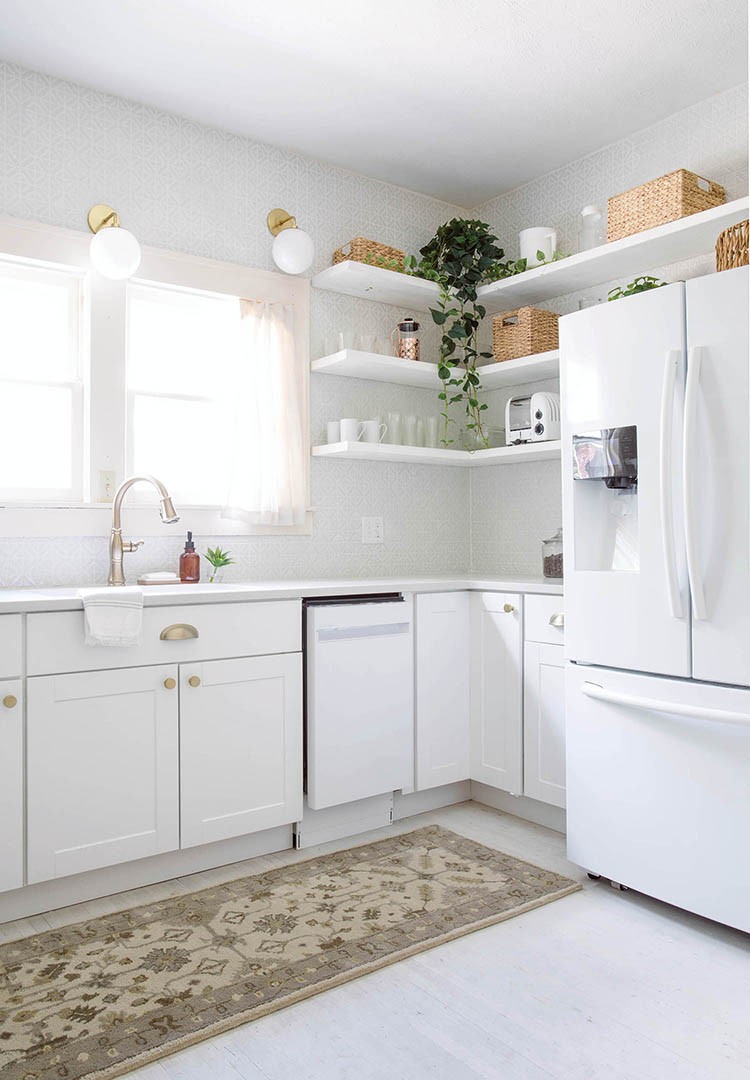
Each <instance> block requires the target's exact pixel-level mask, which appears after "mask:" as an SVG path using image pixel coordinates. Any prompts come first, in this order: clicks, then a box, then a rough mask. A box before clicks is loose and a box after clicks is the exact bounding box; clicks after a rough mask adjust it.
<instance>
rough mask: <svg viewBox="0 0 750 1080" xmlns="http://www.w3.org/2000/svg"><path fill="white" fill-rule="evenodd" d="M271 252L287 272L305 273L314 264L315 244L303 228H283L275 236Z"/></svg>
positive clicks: (279, 265) (280, 268) (280, 266)
mask: <svg viewBox="0 0 750 1080" xmlns="http://www.w3.org/2000/svg"><path fill="white" fill-rule="evenodd" d="M271 254H272V256H273V261H274V262H275V263H276V265H277V266H278V268H279V270H283V271H284V273H285V274H304V272H305V270H309V269H310V267H311V266H312V261H313V257H314V255H315V245H314V244H313V242H312V237H311V236H310V234H309V233H306V232H304V231H303V230H302V229H282V231H281V232H280V233H279V235H278V236H276V237H275V238H274V241H273V246H272V248H271Z"/></svg>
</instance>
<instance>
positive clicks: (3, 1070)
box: [0, 826, 580, 1080]
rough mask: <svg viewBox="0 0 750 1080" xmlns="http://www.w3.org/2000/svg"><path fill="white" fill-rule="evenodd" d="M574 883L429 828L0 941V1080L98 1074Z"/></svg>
mask: <svg viewBox="0 0 750 1080" xmlns="http://www.w3.org/2000/svg"><path fill="white" fill-rule="evenodd" d="M578 888H580V886H579V885H578V884H577V883H576V882H574V881H571V880H570V879H568V878H564V877H561V876H560V875H559V874H555V873H552V872H551V871H549V870H542V869H540V868H539V867H536V866H532V865H530V864H529V863H525V862H521V861H520V860H518V859H515V858H513V857H512V856H510V855H504V854H502V853H501V852H498V851H494V850H492V849H490V848H487V847H484V846H483V845H481V844H477V843H474V842H473V841H471V840H468V839H466V838H465V837H463V836H458V835H457V834H455V833H453V832H450V831H449V830H447V829H443V828H441V827H439V826H430V827H428V828H423V829H418V830H416V831H414V832H410V833H406V834H404V835H401V836H394V837H389V838H387V839H385V840H378V841H375V842H374V843H371V844H367V845H365V846H363V847H356V848H352V849H349V850H347V851H341V852H336V853H335V854H332V855H323V856H319V857H317V858H313V859H309V860H307V861H305V862H298V863H293V864H291V865H289V866H284V867H279V868H277V869H273V870H270V871H267V872H266V873H263V874H259V875H257V876H253V877H245V878H242V879H240V880H237V881H230V882H228V883H226V884H223V885H219V886H215V887H213V888H208V889H204V890H202V891H200V892H195V893H189V894H187V895H185V896H181V897H177V898H175V899H171V900H163V901H160V902H158V903H155V904H148V905H145V906H143V907H138V908H134V909H132V910H130V911H124V912H121V913H119V914H116V915H110V916H105V917H101V918H98V919H94V920H92V921H90V922H83V923H78V924H76V925H75V926H69V927H65V928H63V929H61V930H51V931H47V932H46V933H42V934H37V935H35V936H33V937H29V938H25V939H22V940H21V941H17V942H12V943H9V944H6V945H3V946H0V1080H82V1078H93V1077H96V1078H97V1080H103V1078H105V1077H106V1078H109V1077H114V1076H120V1075H122V1074H123V1073H126V1072H129V1071H130V1070H131V1069H134V1068H136V1067H138V1066H140V1065H143V1064H145V1063H147V1062H149V1061H153V1060H155V1059H157V1058H159V1057H164V1056H165V1055H167V1054H169V1053H172V1052H174V1051H175V1050H178V1049H180V1048H182V1047H184V1046H188V1045H190V1044H192V1043H195V1042H198V1041H200V1040H201V1039H203V1038H207V1037H208V1036H210V1035H213V1034H217V1033H219V1032H221V1031H226V1030H228V1029H229V1028H232V1027H235V1026H237V1025H239V1024H241V1023H244V1022H246V1021H248V1020H251V1019H253V1017H256V1016H261V1015H264V1014H265V1013H268V1012H271V1011H273V1010H274V1009H278V1008H282V1007H283V1006H284V1005H289V1004H292V1003H293V1002H294V1001H299V1000H301V999H302V998H305V997H309V996H310V995H311V994H314V993H318V992H319V991H321V990H324V989H326V988H328V987H331V986H335V985H338V984H339V983H342V982H345V981H347V980H348V979H352V978H356V976H357V975H361V974H364V973H365V972H367V971H372V970H375V969H376V968H379V967H383V966H385V965H386V964H389V963H393V962H394V961H396V960H399V959H402V958H404V957H406V956H410V955H413V954H414V953H417V952H421V951H423V950H424V949H427V948H430V947H432V946H434V945H437V944H439V943H440V942H443V941H448V940H450V939H451V938H455V937H459V936H460V935H462V934H466V933H468V932H470V931H471V930H475V929H479V928H481V927H483V926H489V925H491V924H492V923H496V922H500V921H502V920H503V919H506V918H509V917H511V916H513V915H517V914H519V913H521V912H523V911H528V910H529V909H530V908H533V907H537V906H539V905H540V904H544V903H547V902H549V901H550V900H556V899H557V898H558V897H561V896H565V895H567V894H568V893H571V892H574V891H575V890H577V889H578Z"/></svg>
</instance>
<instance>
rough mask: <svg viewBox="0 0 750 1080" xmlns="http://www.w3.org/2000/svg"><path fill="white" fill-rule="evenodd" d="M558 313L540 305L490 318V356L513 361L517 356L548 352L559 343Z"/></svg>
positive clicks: (498, 359)
mask: <svg viewBox="0 0 750 1080" xmlns="http://www.w3.org/2000/svg"><path fill="white" fill-rule="evenodd" d="M559 318H560V316H559V315H555V313H554V311H545V310H544V309H543V308H535V307H522V308H518V309H517V310H516V311H506V312H505V313H504V314H503V315H496V316H495V318H494V319H493V320H492V355H493V356H494V357H495V360H496V361H498V362H502V361H503V360H516V359H517V358H518V357H519V356H531V355H533V354H534V353H541V352H550V350H552V349H556V348H557V347H558V344H559V338H558V329H557V323H558V319H559Z"/></svg>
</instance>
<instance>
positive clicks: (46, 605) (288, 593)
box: [0, 577, 563, 614]
mask: <svg viewBox="0 0 750 1080" xmlns="http://www.w3.org/2000/svg"><path fill="white" fill-rule="evenodd" d="M453 590H462V591H463V590H472V591H478V592H524V593H546V594H548V595H551V596H561V595H562V591H563V583H562V581H550V580H547V579H545V578H533V577H520V578H519V577H516V578H468V577H466V578H462V577H428V578H372V579H362V578H355V579H350V580H346V579H339V580H324V581H260V582H238V583H237V584H231V585H207V584H206V585H148V586H144V587H143V596H144V604H145V605H146V606H147V607H169V606H170V605H173V604H215V603H238V602H239V601H243V600H296V599H301V598H305V597H312V596H354V595H357V596H359V595H362V594H363V593H383V592H450V591H453ZM82 607H83V601H82V600H81V597H80V596H79V590H78V589H77V588H60V589H57V588H48V589H0V614H7V613H9V612H19V611H20V612H23V611H76V610H79V609H81V608H82Z"/></svg>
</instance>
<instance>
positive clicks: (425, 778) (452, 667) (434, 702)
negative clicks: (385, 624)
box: [416, 592, 471, 791]
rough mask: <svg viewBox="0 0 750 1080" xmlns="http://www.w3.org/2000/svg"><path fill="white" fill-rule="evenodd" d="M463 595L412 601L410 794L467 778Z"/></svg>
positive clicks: (466, 646) (466, 627)
mask: <svg viewBox="0 0 750 1080" xmlns="http://www.w3.org/2000/svg"><path fill="white" fill-rule="evenodd" d="M469 599H470V598H469V593H468V592H449V593H425V594H422V595H421V596H418V597H417V599H416V790H417V791H423V790H425V789H426V788H432V787H439V786H440V785H441V784H452V783H454V782H456V781H458V780H467V779H468V778H469V769H470V763H469V757H470V753H469V738H470V718H469V698H470V692H469V691H470V686H469V680H470V657H471V648H470V603H469Z"/></svg>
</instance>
